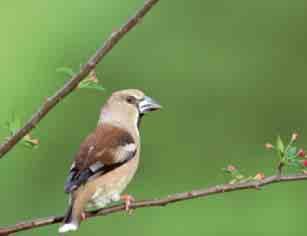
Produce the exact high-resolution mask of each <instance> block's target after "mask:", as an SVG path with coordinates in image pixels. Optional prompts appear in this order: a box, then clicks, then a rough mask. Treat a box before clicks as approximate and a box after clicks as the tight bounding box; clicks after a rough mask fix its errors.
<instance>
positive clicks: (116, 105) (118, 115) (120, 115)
mask: <svg viewBox="0 0 307 236" xmlns="http://www.w3.org/2000/svg"><path fill="white" fill-rule="evenodd" d="M159 109H161V105H160V104H159V103H158V102H156V101H155V100H154V99H152V98H151V97H148V96H146V95H145V94H144V93H143V92H142V91H140V90H137V89H126V90H120V91H116V92H114V93H113V94H112V95H111V96H110V98H109V99H108V101H107V103H106V104H105V105H104V106H103V108H102V111H101V117H100V121H107V122H117V123H118V122H120V123H131V122H133V124H138V123H139V122H140V119H141V117H142V116H143V115H144V114H145V113H149V112H151V111H155V110H159Z"/></svg>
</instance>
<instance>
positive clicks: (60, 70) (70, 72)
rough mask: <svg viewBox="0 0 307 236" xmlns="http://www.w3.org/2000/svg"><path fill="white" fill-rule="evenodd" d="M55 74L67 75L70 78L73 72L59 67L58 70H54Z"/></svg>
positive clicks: (67, 68)
mask: <svg viewBox="0 0 307 236" xmlns="http://www.w3.org/2000/svg"><path fill="white" fill-rule="evenodd" d="M56 72H59V73H64V74H66V75H69V76H71V77H72V76H74V75H75V72H74V71H73V70H72V69H71V68H69V67H60V68H58V69H56Z"/></svg>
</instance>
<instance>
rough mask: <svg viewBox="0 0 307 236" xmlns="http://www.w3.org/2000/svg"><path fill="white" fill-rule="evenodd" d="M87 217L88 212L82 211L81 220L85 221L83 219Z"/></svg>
mask: <svg viewBox="0 0 307 236" xmlns="http://www.w3.org/2000/svg"><path fill="white" fill-rule="evenodd" d="M85 219H86V214H85V212H84V211H83V212H82V213H81V220H82V221H83V220H85Z"/></svg>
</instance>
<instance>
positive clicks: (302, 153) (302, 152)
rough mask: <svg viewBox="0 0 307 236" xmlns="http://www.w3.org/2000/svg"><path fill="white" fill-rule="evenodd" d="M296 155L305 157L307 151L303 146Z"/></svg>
mask: <svg viewBox="0 0 307 236" xmlns="http://www.w3.org/2000/svg"><path fill="white" fill-rule="evenodd" d="M296 155H297V156H299V157H302V158H304V157H305V155H306V153H305V151H304V149H302V148H301V149H300V150H298V152H297V154H296Z"/></svg>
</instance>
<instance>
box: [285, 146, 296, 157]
mask: <svg viewBox="0 0 307 236" xmlns="http://www.w3.org/2000/svg"><path fill="white" fill-rule="evenodd" d="M296 153H297V148H296V147H289V148H288V150H287V156H288V157H289V158H296Z"/></svg>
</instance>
